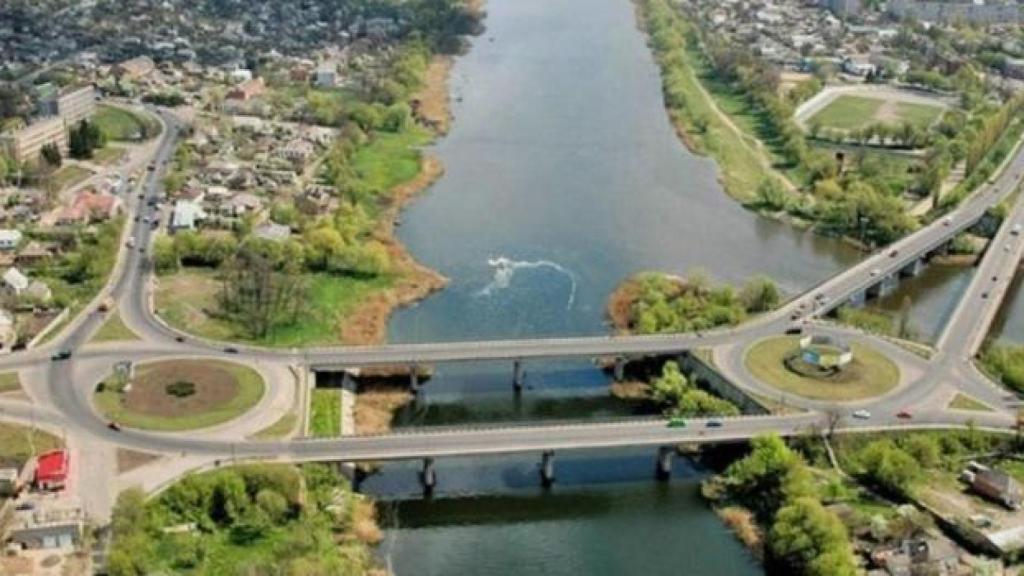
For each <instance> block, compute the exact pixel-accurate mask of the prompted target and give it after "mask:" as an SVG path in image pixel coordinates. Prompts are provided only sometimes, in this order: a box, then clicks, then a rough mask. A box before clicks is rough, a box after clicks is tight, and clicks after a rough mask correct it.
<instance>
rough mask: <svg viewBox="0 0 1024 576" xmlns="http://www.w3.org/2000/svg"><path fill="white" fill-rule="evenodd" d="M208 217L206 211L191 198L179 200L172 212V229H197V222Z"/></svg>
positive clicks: (173, 230)
mask: <svg viewBox="0 0 1024 576" xmlns="http://www.w3.org/2000/svg"><path fill="white" fill-rule="evenodd" d="M205 219H206V212H204V211H203V209H202V207H200V206H199V204H197V203H195V202H193V201H191V200H178V201H176V202H175V203H174V211H173V212H172V213H171V223H170V230H171V231H172V232H176V231H178V230H195V229H196V224H197V223H199V222H201V221H203V220H205Z"/></svg>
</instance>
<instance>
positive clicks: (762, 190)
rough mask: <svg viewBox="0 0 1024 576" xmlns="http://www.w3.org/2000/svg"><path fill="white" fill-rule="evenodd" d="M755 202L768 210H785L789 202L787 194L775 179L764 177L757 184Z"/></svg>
mask: <svg viewBox="0 0 1024 576" xmlns="http://www.w3.org/2000/svg"><path fill="white" fill-rule="evenodd" d="M756 202H757V204H758V205H759V206H762V207H763V208H765V209H768V210H772V211H779V210H785V209H786V207H787V206H788V204H789V196H788V195H787V194H786V190H785V189H784V188H783V187H782V184H780V183H779V181H778V180H777V179H775V178H765V179H764V180H761V183H760V184H759V185H758V186H757V196H756Z"/></svg>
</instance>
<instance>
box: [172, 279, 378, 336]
mask: <svg viewBox="0 0 1024 576" xmlns="http://www.w3.org/2000/svg"><path fill="white" fill-rule="evenodd" d="M306 276H307V278H308V280H309V298H308V300H307V309H306V311H305V313H304V314H303V316H302V318H301V319H300V320H299V321H298V322H296V323H295V324H293V325H290V326H283V327H280V328H278V329H277V330H276V331H274V332H273V333H271V334H270V335H269V336H268V337H266V338H263V339H260V340H255V341H254V340H252V339H251V338H249V337H248V336H247V335H246V333H245V332H244V330H243V329H242V328H241V327H240V326H236V325H234V324H233V323H232V322H230V321H228V320H227V319H224V318H219V317H214V316H213V315H211V314H210V313H209V312H210V311H215V310H216V309H217V302H216V298H217V293H218V292H219V290H220V281H219V280H218V279H217V275H216V272H214V271H212V270H209V269H203V268H183V269H182V270H181V271H179V272H177V273H175V274H171V275H168V276H161V277H160V279H159V284H158V288H157V292H156V309H157V313H158V314H160V316H161V317H162V318H163V319H164V320H166V321H167V323H168V324H170V325H171V326H174V327H175V328H178V329H180V330H184V331H186V332H191V333H193V334H196V335H198V336H203V337H205V338H212V339H215V340H235V341H246V342H253V343H255V344H261V345H264V346H280V347H288V348H290V347H293V346H310V345H316V344H337V343H338V342H339V336H340V333H341V330H340V326H341V324H342V323H343V322H344V321H345V319H346V317H347V316H348V315H349V314H351V313H352V311H353V310H354V309H355V307H356V306H357V305H358V304H359V303H360V302H362V301H364V300H365V299H366V298H367V297H368V296H369V295H370V294H372V293H374V292H377V291H380V290H384V289H387V288H389V287H390V286H391V285H392V283H393V282H394V278H393V277H391V276H381V277H375V278H360V277H354V276H335V275H331V274H307V275H306Z"/></svg>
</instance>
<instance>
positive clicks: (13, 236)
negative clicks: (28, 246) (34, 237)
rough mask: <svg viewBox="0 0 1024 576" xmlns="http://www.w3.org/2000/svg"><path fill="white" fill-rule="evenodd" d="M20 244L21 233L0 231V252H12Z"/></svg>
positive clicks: (9, 230)
mask: <svg viewBox="0 0 1024 576" xmlns="http://www.w3.org/2000/svg"><path fill="white" fill-rule="evenodd" d="M20 243H21V231H20V230H15V229H12V228H4V229H0V250H14V249H15V248H17V247H18V244H20Z"/></svg>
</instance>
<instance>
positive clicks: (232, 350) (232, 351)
mask: <svg viewBox="0 0 1024 576" xmlns="http://www.w3.org/2000/svg"><path fill="white" fill-rule="evenodd" d="M224 351H225V352H227V353H228V354H238V348H235V347H234V346H228V347H227V348H225V349H224Z"/></svg>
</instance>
